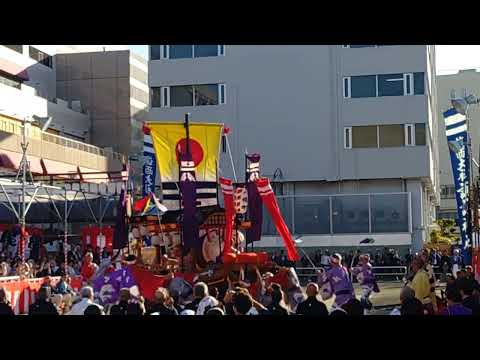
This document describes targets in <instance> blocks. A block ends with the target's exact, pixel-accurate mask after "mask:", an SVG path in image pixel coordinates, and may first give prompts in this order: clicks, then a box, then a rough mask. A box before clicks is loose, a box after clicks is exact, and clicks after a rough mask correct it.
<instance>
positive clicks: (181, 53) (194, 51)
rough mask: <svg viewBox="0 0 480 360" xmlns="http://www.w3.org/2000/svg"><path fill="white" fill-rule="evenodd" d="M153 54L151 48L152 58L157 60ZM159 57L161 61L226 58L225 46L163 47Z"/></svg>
mask: <svg viewBox="0 0 480 360" xmlns="http://www.w3.org/2000/svg"><path fill="white" fill-rule="evenodd" d="M152 46H157V45H152ZM154 51H157V50H154ZM152 54H153V52H152V48H151V50H150V58H151V59H152V60H156V59H154V58H152ZM159 56H160V59H192V58H200V57H215V56H225V45H161V47H160V55H159Z"/></svg>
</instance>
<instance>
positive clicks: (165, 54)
mask: <svg viewBox="0 0 480 360" xmlns="http://www.w3.org/2000/svg"><path fill="white" fill-rule="evenodd" d="M167 59H170V45H160V60H167Z"/></svg>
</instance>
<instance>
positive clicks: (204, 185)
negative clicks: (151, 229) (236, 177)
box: [147, 122, 223, 210]
mask: <svg viewBox="0 0 480 360" xmlns="http://www.w3.org/2000/svg"><path fill="white" fill-rule="evenodd" d="M147 126H148V129H149V131H150V136H151V138H152V142H153V148H154V151H155V155H156V159H157V162H156V163H157V166H158V170H159V174H160V178H161V182H162V203H163V204H164V205H166V207H167V208H168V209H169V210H177V209H178V208H179V203H180V190H179V187H178V182H179V178H178V175H179V170H180V169H179V167H180V166H179V158H180V156H179V155H180V153H185V152H186V144H187V140H186V130H185V126H184V123H171V122H170V123H165V122H149V123H147ZM222 128H223V125H222V124H210V123H192V124H189V139H190V141H189V145H190V153H191V155H192V161H193V163H194V170H195V178H196V193H197V207H198V206H213V205H217V167H218V163H219V154H220V144H221V136H222Z"/></svg>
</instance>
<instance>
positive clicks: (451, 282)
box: [447, 275, 455, 285]
mask: <svg viewBox="0 0 480 360" xmlns="http://www.w3.org/2000/svg"><path fill="white" fill-rule="evenodd" d="M447 284H450V285H453V284H455V278H454V277H453V275H447Z"/></svg>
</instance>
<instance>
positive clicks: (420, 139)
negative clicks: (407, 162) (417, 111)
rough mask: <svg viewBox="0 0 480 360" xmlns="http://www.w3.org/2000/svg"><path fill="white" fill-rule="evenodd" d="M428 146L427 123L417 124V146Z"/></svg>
mask: <svg viewBox="0 0 480 360" xmlns="http://www.w3.org/2000/svg"><path fill="white" fill-rule="evenodd" d="M426 144H427V141H426V131H425V123H418V124H415V145H417V146H421V145H426Z"/></svg>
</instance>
